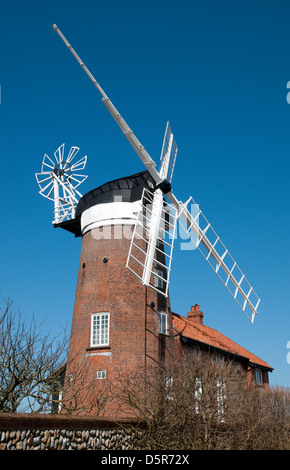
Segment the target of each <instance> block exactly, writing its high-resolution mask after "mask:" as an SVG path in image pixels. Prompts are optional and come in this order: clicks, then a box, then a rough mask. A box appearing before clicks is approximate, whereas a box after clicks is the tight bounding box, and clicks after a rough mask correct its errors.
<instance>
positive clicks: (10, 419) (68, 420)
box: [0, 413, 141, 431]
mask: <svg viewBox="0 0 290 470" xmlns="http://www.w3.org/2000/svg"><path fill="white" fill-rule="evenodd" d="M140 424H141V423H140V420H137V419H135V418H132V419H130V418H115V419H114V418H111V419H108V418H104V417H99V416H73V415H61V414H45V413H43V414H40V413H0V430H5V431H6V430H15V429H19V430H20V429H68V430H70V429H76V430H78V429H116V428H120V427H122V426H138V425H140Z"/></svg>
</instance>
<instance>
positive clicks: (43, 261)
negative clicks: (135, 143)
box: [0, 0, 290, 386]
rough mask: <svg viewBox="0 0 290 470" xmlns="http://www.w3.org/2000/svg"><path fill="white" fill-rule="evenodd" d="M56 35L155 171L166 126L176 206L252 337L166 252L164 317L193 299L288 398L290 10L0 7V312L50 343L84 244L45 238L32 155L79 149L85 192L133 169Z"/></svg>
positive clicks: (194, 264)
mask: <svg viewBox="0 0 290 470" xmlns="http://www.w3.org/2000/svg"><path fill="white" fill-rule="evenodd" d="M53 23H56V24H57V25H58V27H59V28H60V29H61V31H62V32H63V34H64V35H65V36H66V37H67V39H68V40H69V41H70V42H71V44H72V45H73V47H74V48H75V49H76V51H77V52H78V54H79V55H80V57H81V58H82V59H83V60H84V62H85V63H86V65H87V66H88V68H89V69H90V70H91V72H92V74H93V75H94V76H95V77H96V79H97V80H98V82H99V83H100V85H101V86H102V87H103V88H104V90H105V92H106V93H107V94H108V96H109V97H110V99H111V100H112V102H113V103H114V104H115V106H116V107H117V109H118V110H119V111H120V112H121V114H122V115H123V117H124V118H125V120H126V121H127V123H128V124H129V126H130V127H131V128H132V129H133V131H134V132H135V134H136V136H137V137H138V139H139V140H140V141H141V142H142V144H143V145H144V146H145V148H146V150H147V151H148V152H149V154H150V155H151V157H152V158H153V159H154V160H156V161H157V160H158V159H159V157H160V151H161V146H162V140H163V134H164V131H165V126H166V122H167V120H169V121H170V124H171V127H172V130H173V132H174V136H175V140H176V143H177V145H178V149H179V150H178V156H177V163H176V166H175V172H174V177H173V190H174V193H175V195H176V196H177V197H178V198H179V199H181V200H182V201H185V200H187V198H188V197H189V196H192V197H193V198H194V200H195V201H196V202H197V203H198V204H199V206H200V208H201V209H202V210H203V212H204V214H205V216H206V217H207V219H208V220H209V221H210V222H211V224H212V226H213V228H214V229H215V231H216V232H217V233H218V235H220V237H221V239H222V241H223V242H224V244H225V245H226V247H227V248H228V249H229V251H230V253H231V254H232V256H233V257H234V258H235V260H236V261H237V263H238V264H239V266H240V268H241V269H242V270H243V271H244V272H245V274H246V277H247V278H248V280H249V281H250V283H251V284H253V286H254V289H255V290H256V292H257V294H258V295H259V296H260V297H261V304H260V308H259V315H258V316H257V318H256V320H255V322H254V324H253V325H252V324H251V323H250V322H249V321H248V319H247V318H246V317H245V315H244V314H243V313H242V311H241V310H240V309H239V307H238V306H237V305H236V304H235V302H234V300H233V299H232V297H231V296H230V295H229V293H228V292H227V291H226V289H225V287H224V286H223V284H222V283H221V282H220V280H219V279H218V278H217V277H216V275H215V274H214V273H213V271H212V270H211V268H210V267H209V266H208V265H207V263H206V262H205V260H204V259H203V258H202V256H201V255H200V254H199V252H198V251H196V250H195V251H191V252H188V251H182V250H180V247H179V244H178V243H176V246H175V251H174V260H173V274H172V277H171V287H170V294H171V304H172V309H173V311H175V312H177V313H180V314H182V315H186V314H187V311H188V310H189V309H190V306H191V305H194V304H195V303H198V304H199V305H200V309H201V310H202V311H203V312H204V315H205V317H204V323H205V324H206V325H208V326H210V327H212V328H215V329H217V330H219V331H221V332H222V333H224V334H225V335H227V336H229V337H230V338H231V339H233V340H235V341H237V342H238V343H239V344H241V345H242V346H244V347H245V348H247V349H249V350H250V351H251V352H253V353H255V354H256V355H258V356H259V357H261V358H262V359H264V360H265V361H267V362H268V363H269V364H270V365H271V366H272V367H274V369H275V370H274V372H273V373H272V374H271V376H270V381H271V384H273V385H275V384H278V385H283V386H290V364H288V362H287V354H288V353H289V352H290V348H288V349H287V343H288V341H290V322H289V295H288V293H289V287H290V285H289V280H290V275H289V274H290V273H289V266H290V259H289V231H290V230H289V229H290V224H289V168H290V164H289V158H290V104H288V102H287V99H286V97H287V92H288V90H287V88H286V86H287V83H288V81H289V80H290V28H289V24H290V4H288V3H287V2H285V1H276V2H275V3H274V2H271V1H259V0H256V1H248V0H244V1H239V0H237V1H235V2H231V1H229V0H228V1H226V0H221V1H215V0H211V1H206V0H205V1H194V0H191V1H189V0H179V1H177V0H170V1H163V0H155V1H152V0H147V1H143V0H140V1H132V0H123V1H122V2H120V1H117V0H106V2H103V1H102V2H101V1H99V0H95V1H92V0H83V1H81V2H80V1H74V0H73V1H55V0H51V1H42V2H36V1H29V0H28V1H26V2H21V1H19V0H17V1H12V2H8V1H2V2H1V11H0V55H1V69H0V70H1V72H0V85H1V104H0V135H1V139H0V152H1V167H2V171H1V186H0V191H1V224H2V230H1V267H2V269H1V274H0V292H1V305H3V304H4V299H8V298H11V299H13V301H14V306H15V308H16V309H18V310H19V311H20V312H21V313H22V315H23V316H24V317H25V318H27V319H30V318H31V316H32V314H34V315H35V317H36V319H37V320H38V321H39V322H41V321H44V323H43V328H44V329H45V330H46V329H47V330H51V331H52V333H54V332H58V331H60V325H66V326H67V327H68V328H70V323H71V318H72V312H73V304H74V295H75V287H76V280H77V271H78V263H79V255H80V248H81V240H80V239H75V238H74V237H73V236H71V235H70V234H69V233H67V232H65V231H63V230H60V229H57V230H55V229H54V228H53V226H52V224H51V221H52V218H53V207H52V203H50V202H49V201H47V200H45V199H44V198H42V197H41V196H40V195H39V194H38V186H37V184H36V180H35V176H34V174H35V172H38V171H40V167H41V162H42V158H43V155H44V153H47V154H48V155H53V152H54V151H55V150H56V149H57V148H58V146H59V145H61V144H62V143H63V142H65V144H66V149H67V150H68V149H69V148H70V146H72V145H76V146H79V147H80V149H81V150H80V155H81V156H82V155H87V156H88V163H87V166H86V174H88V178H87V180H86V181H85V183H84V184H83V185H82V187H81V191H82V193H83V194H84V193H86V192H87V191H89V190H90V189H93V188H94V187H97V186H99V185H101V184H103V183H104V182H106V181H109V180H111V179H114V178H118V177H121V176H126V175H129V174H133V173H136V172H139V171H142V170H143V169H144V167H143V165H142V163H141V161H140V160H139V158H138V157H137V155H136V154H135V153H134V151H133V149H132V148H131V147H130V144H129V143H128V142H127V140H126V139H125V138H124V136H123V135H122V133H121V131H120V130H119V128H118V127H117V126H116V124H115V122H114V120H113V119H112V117H111V116H110V114H109V113H108V111H107V110H106V108H105V107H104V105H103V103H102V102H101V100H100V95H99V93H98V91H97V90H96V89H95V87H94V86H93V85H92V83H91V82H90V80H89V78H88V77H87V76H86V75H85V73H84V72H83V70H82V69H81V67H80V66H79V65H78V64H77V62H76V61H75V59H74V58H73V57H72V55H71V54H70V52H69V51H68V50H67V48H66V47H65V45H64V44H63V42H62V41H61V39H60V38H59V37H58V35H57V34H56V33H55V32H54V31H53V29H52V24H53ZM289 91H290V90H289ZM289 345H290V343H289ZM289 362H290V361H289Z"/></svg>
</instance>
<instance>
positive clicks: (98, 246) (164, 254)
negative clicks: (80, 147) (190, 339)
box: [37, 25, 260, 416]
mask: <svg viewBox="0 0 290 470" xmlns="http://www.w3.org/2000/svg"><path fill="white" fill-rule="evenodd" d="M53 28H54V30H55V31H56V32H57V33H58V35H59V36H60V37H61V39H62V40H63V41H64V43H65V44H66V46H67V47H68V48H69V50H70V51H71V52H72V54H73V55H74V57H75V58H76V59H77V61H78V62H79V64H80V65H81V67H82V68H83V69H84V71H85V72H86V73H87V75H88V76H89V78H90V79H91V80H92V82H93V84H94V85H95V86H96V88H97V89H98V91H99V92H100V93H101V95H102V101H103V103H104V104H105V106H106V107H107V109H108V110H109V112H110V113H111V115H112V117H113V118H114V119H115V121H116V122H117V124H118V126H119V127H120V129H121V130H122V132H123V133H124V135H125V136H126V138H127V139H128V141H129V142H130V144H131V145H132V147H133V148H134V150H135V151H136V153H137V155H138V156H139V158H140V159H141V161H142V162H143V164H144V165H145V167H146V170H145V171H143V172H141V173H138V174H135V175H130V176H127V177H121V178H119V179H117V180H114V181H109V182H106V183H105V184H103V185H102V186H100V187H98V188H96V189H93V190H92V191H90V192H88V193H87V194H85V195H84V196H81V194H80V193H79V192H78V190H77V189H76V187H77V186H78V185H79V184H80V183H81V182H82V181H83V180H84V178H85V176H84V175H79V174H78V173H77V174H76V170H81V169H83V168H84V165H85V161H86V157H84V159H81V160H80V161H79V162H77V163H76V164H74V165H73V163H72V159H73V157H74V155H75V150H71V151H70V153H69V155H68V157H67V158H64V153H63V151H62V153H61V158H60V157H59V153H58V152H56V155H55V156H56V162H53V161H52V160H51V159H49V160H46V161H48V166H47V167H44V165H43V166H42V173H41V174H38V175H37V181H38V183H39V186H40V193H41V194H42V195H44V196H46V197H48V198H51V199H53V200H54V205H55V219H54V225H55V226H57V227H61V228H63V229H66V230H68V231H69V232H72V233H74V234H75V236H81V237H82V249H81V256H80V264H79V273H78V281H77V289H76V296H75V306H74V314H73V321H72V329H71V339H70V346H69V355H68V361H67V370H66V380H67V381H71V382H72V383H74V382H76V377H75V374H76V373H79V374H80V371H83V370H84V374H83V375H82V374H80V377H79V382H82V384H83V385H84V386H83V388H82V393H81V394H79V395H78V397H80V396H81V401H82V403H83V404H84V406H83V412H84V413H85V412H91V413H94V414H95V413H96V409H97V408H98V407H100V396H101V389H102V388H103V391H104V390H105V391H104V394H103V401H104V402H106V406H105V408H104V410H105V415H107V416H108V415H111V416H123V415H124V411H123V410H121V408H120V403H119V402H118V398H117V397H116V396H115V395H114V389H115V387H114V384H116V381H117V379H118V377H117V376H118V374H119V373H120V372H123V371H127V372H129V373H130V372H131V373H132V372H136V371H142V373H144V374H145V375H146V374H148V373H150V370H151V368H153V367H154V365H156V364H157V365H160V364H166V362H167V361H170V360H172V359H174V357H175V350H174V348H175V343H174V334H173V329H172V319H171V309H170V300H169V291H168V284H169V275H170V271H171V260H172V249H173V241H174V239H175V234H176V221H177V220H178V222H179V224H180V226H181V227H182V229H184V231H185V233H186V235H187V236H188V237H189V238H190V239H191V240H192V242H193V243H194V245H195V247H196V248H198V250H199V251H200V252H201V254H202V255H203V256H204V258H205V259H206V260H207V262H208V263H209V264H210V266H211V267H212V268H213V269H214V271H215V272H216V274H217V275H218V277H219V278H220V279H221V280H222V282H223V283H224V285H225V286H226V288H227V289H228V290H229V292H230V293H231V294H232V296H233V298H234V299H235V300H236V302H237V303H238V305H239V306H240V307H241V309H242V310H243V312H244V313H245V314H246V315H247V317H248V318H249V319H250V321H251V322H252V323H253V321H254V318H255V315H256V314H257V308H258V305H259V302H260V299H259V298H258V297H257V295H256V294H255V292H254V290H253V288H252V286H251V285H250V284H249V283H248V281H247V279H246V278H245V276H244V274H243V273H242V272H241V270H240V269H239V267H238V266H237V263H236V262H235V261H234V260H233V258H232V257H231V256H230V254H229V252H228V250H227V249H226V247H225V246H224V245H223V243H222V242H221V241H220V238H219V237H218V236H217V234H216V233H215V232H214V230H213V229H212V227H211V224H210V223H209V222H208V221H207V219H206V218H205V217H204V216H203V214H202V212H201V211H200V209H199V206H197V204H195V203H194V201H193V199H192V198H191V197H190V198H189V199H188V200H187V201H186V202H185V203H183V202H181V201H179V200H178V199H177V198H176V196H175V195H174V194H173V191H172V187H171V182H172V175H173V169H174V165H175V160H176V154H177V147H176V144H175V141H174V138H173V134H172V132H171V128H170V126H169V123H168V124H167V127H166V132H165V136H164V141H163V148H162V152H161V158H160V166H159V170H157V169H156V164H155V162H154V160H152V158H151V157H150V155H149V154H148V153H147V151H146V150H145V148H144V147H143V146H142V145H141V143H140V142H139V140H138V139H137V137H136V136H135V135H134V133H133V132H132V130H131V129H130V128H129V126H128V125H127V123H126V122H125V121H124V119H123V118H122V116H121V115H120V114H119V112H118V111H117V109H116V108H115V107H114V105H113V104H112V102H111V101H110V100H109V98H108V96H107V95H106V94H105V92H104V91H103V90H102V88H101V87H100V85H99V84H98V82H97V81H96V80H95V78H94V77H93V76H92V74H91V73H90V72H89V70H88V69H87V67H86V66H85V65H84V63H83V62H82V60H81V59H80V58H79V56H78V55H77V54H76V52H75V51H74V49H73V48H72V46H71V45H70V44H69V43H68V41H67V40H66V38H65V37H64V36H63V34H62V33H61V31H60V30H59V29H58V27H57V26H56V25H53ZM73 149H77V148H76V147H73ZM46 157H47V156H46ZM47 158H49V157H47ZM44 170H47V171H44ZM44 173H45V174H44ZM47 180H48V181H49V183H47ZM49 185H50V186H49ZM60 190H61V191H62V195H61V196H60ZM77 196H79V197H81V198H80V199H77ZM92 383H93V384H94V385H93V386H92V387H91V386H90V384H92ZM106 383H107V384H110V387H111V388H110V390H109V391H108V389H106V386H105V385H104V384H106ZM100 384H102V385H100ZM95 391H98V392H97V393H96V396H94V393H95ZM70 399H71V400H72V398H70ZM111 399H112V401H111ZM67 400H68V399H67ZM88 410H89V411H88ZM125 415H126V411H125Z"/></svg>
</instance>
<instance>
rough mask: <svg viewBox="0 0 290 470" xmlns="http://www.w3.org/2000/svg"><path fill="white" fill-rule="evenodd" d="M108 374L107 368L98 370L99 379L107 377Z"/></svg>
mask: <svg viewBox="0 0 290 470" xmlns="http://www.w3.org/2000/svg"><path fill="white" fill-rule="evenodd" d="M106 376H107V371H106V370H97V379H105V378H106Z"/></svg>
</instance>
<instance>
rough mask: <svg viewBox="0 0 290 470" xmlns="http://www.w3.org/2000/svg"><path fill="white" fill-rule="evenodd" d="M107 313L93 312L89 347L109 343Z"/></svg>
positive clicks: (108, 315)
mask: <svg viewBox="0 0 290 470" xmlns="http://www.w3.org/2000/svg"><path fill="white" fill-rule="evenodd" d="M109 319H110V314H109V313H107V312H106V313H105V312H102V313H94V314H92V316H91V347H94V346H95V347H98V346H108V345H109Z"/></svg>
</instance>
